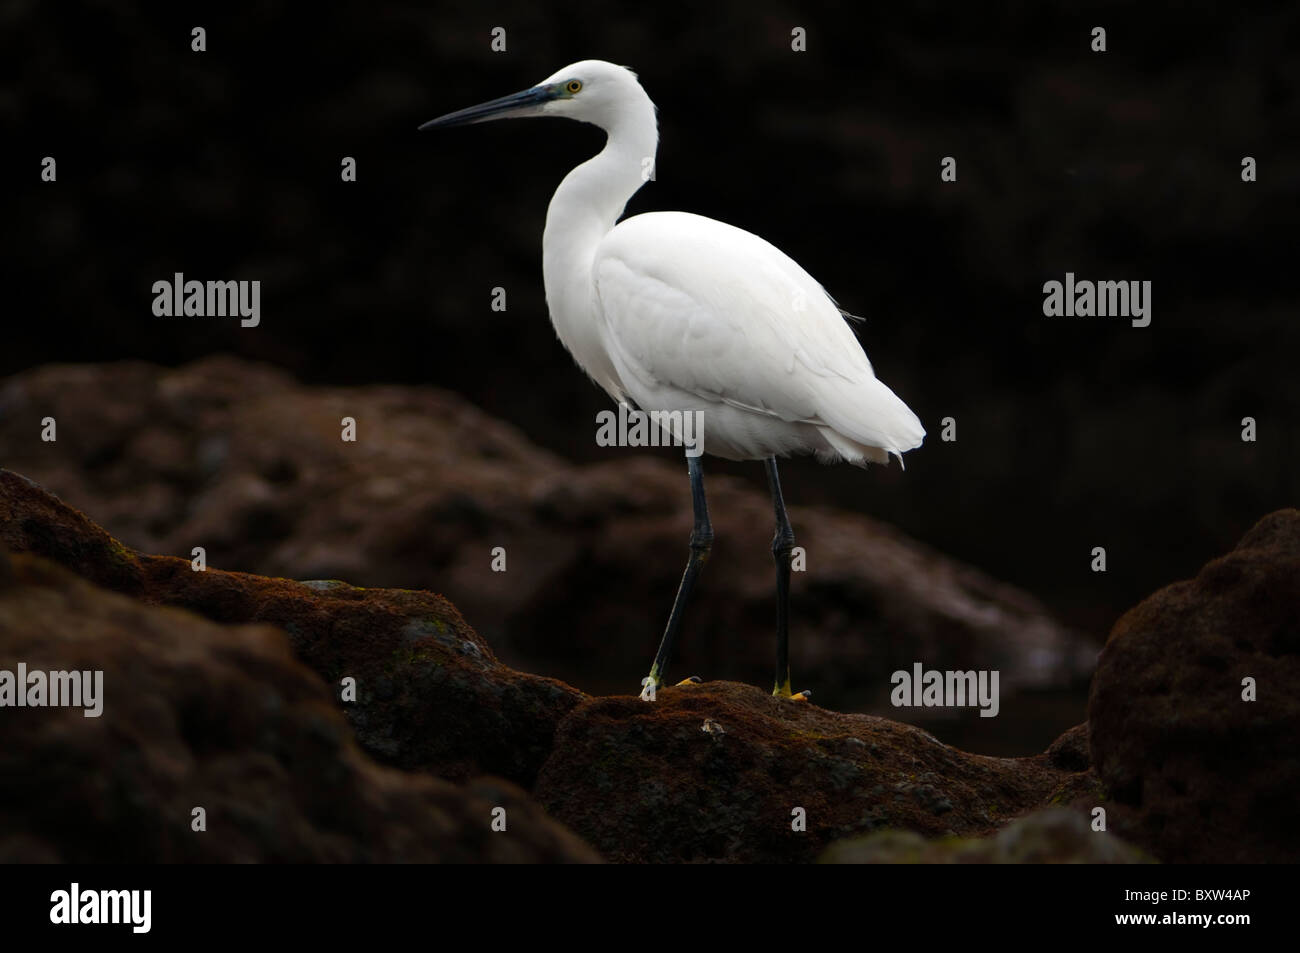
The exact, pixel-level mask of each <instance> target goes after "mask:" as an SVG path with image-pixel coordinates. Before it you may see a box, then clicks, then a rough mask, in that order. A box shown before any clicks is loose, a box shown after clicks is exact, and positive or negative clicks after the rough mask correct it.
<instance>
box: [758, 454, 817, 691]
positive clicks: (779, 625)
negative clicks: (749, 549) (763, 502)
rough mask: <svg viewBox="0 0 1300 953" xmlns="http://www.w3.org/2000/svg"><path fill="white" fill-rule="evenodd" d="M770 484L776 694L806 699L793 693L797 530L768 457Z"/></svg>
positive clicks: (772, 461) (773, 459)
mask: <svg viewBox="0 0 1300 953" xmlns="http://www.w3.org/2000/svg"><path fill="white" fill-rule="evenodd" d="M766 463H767V485H768V487H769V488H770V489H771V491H772V509H773V510H775V511H776V535H775V536H773V537H772V558H773V559H775V560H776V685H775V686H774V687H773V689H772V694H773V695H779V696H781V697H782V698H799V699H807V698H808V696H809V695H810V694H811V693H810V692H800V693H799V694H797V695H794V694H791V692H790V553H791V552H792V551H793V550H794V530H792V529H791V528H790V518H789V517H788V516H786V513H785V500H784V499H782V498H781V480H780V478H779V477H778V476H777V473H776V457H768V458H767V460H766Z"/></svg>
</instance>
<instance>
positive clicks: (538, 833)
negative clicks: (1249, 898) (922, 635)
mask: <svg viewBox="0 0 1300 953" xmlns="http://www.w3.org/2000/svg"><path fill="white" fill-rule="evenodd" d="M1298 540H1300V513H1297V512H1296V511H1294V510H1291V511H1281V512H1279V513H1275V514H1273V515H1271V516H1269V517H1266V518H1265V519H1264V520H1262V521H1260V523H1259V524H1258V525H1257V526H1256V527H1255V528H1254V529H1253V530H1251V531H1250V533H1249V534H1247V536H1246V537H1245V538H1244V539H1243V540H1242V542H1241V544H1240V545H1239V546H1238V548H1237V549H1236V550H1234V551H1233V552H1232V553H1229V554H1228V555H1226V556H1224V557H1223V558H1221V559H1217V560H1214V561H1213V562H1211V563H1209V564H1208V565H1207V566H1206V567H1205V569H1204V570H1203V571H1202V572H1201V573H1200V575H1198V577H1197V578H1196V579H1194V580H1191V581H1188V582H1183V583H1177V584H1175V585H1173V586H1170V587H1167V588H1166V589H1164V590H1161V591H1160V592H1158V593H1156V594H1155V595H1153V596H1152V597H1151V598H1149V599H1147V600H1146V601H1145V602H1143V603H1142V604H1141V605H1139V606H1138V607H1136V608H1135V609H1134V610H1132V611H1131V612H1130V613H1128V614H1127V615H1126V616H1124V618H1122V619H1121V620H1120V621H1119V623H1117V624H1116V626H1115V629H1114V631H1113V632H1112V634H1111V638H1110V641H1109V642H1108V644H1107V648H1106V651H1105V653H1104V654H1103V656H1102V659H1101V664H1100V666H1099V669H1098V672H1097V675H1096V679H1095V682H1094V687H1093V696H1092V701H1091V720H1090V722H1089V723H1088V724H1084V725H1078V726H1076V727H1074V728H1072V729H1070V730H1069V731H1066V732H1065V733H1063V734H1062V735H1061V736H1059V737H1058V738H1057V739H1056V740H1055V741H1054V742H1053V743H1052V744H1051V745H1050V746H1049V747H1048V748H1047V750H1046V751H1044V752H1043V753H1042V754H1039V755H1035V756H1032V757H1021V758H996V757H987V756H983V755H977V754H971V753H967V752H964V751H961V750H959V749H957V748H954V747H951V746H948V745H945V744H942V743H940V742H939V741H937V740H936V739H935V738H934V737H933V735H931V734H930V733H928V732H926V731H924V730H922V729H921V728H918V727H916V726H912V725H907V724H902V723H900V722H897V721H892V720H889V719H885V718H880V717H876V716H873V715H869V714H841V713H838V712H835V711H831V710H828V709H826V708H823V707H821V706H819V705H817V704H814V703H802V702H791V701H786V700H783V699H777V698H773V697H772V696H771V695H769V694H767V693H766V692H765V691H764V690H761V689H758V688H755V687H752V686H748V685H742V684H737V683H733V682H726V681H713V682H705V683H703V684H700V685H687V686H680V687H667V688H664V689H662V690H661V691H660V692H659V696H658V700H657V701H656V702H655V703H653V704H647V703H645V702H642V701H641V700H640V699H638V698H636V697H635V696H633V695H621V696H612V697H590V696H587V695H584V694H583V693H581V692H579V691H577V690H576V689H573V688H571V687H569V686H568V685H566V684H564V683H562V682H558V681H556V680H553V679H548V678H541V677H538V676H534V675H529V674H527V673H524V672H519V671H516V670H514V669H512V668H510V667H509V666H507V665H505V664H503V663H502V662H500V661H499V660H498V659H497V658H496V656H495V655H494V653H493V651H492V648H491V647H490V646H489V645H488V642H487V640H485V639H484V638H482V637H481V636H480V635H479V634H478V633H477V632H476V631H475V630H474V629H473V628H472V627H471V626H470V625H469V624H468V623H467V622H466V621H465V619H464V618H462V617H461V615H460V614H459V612H458V611H457V610H456V608H455V607H454V606H452V605H451V604H450V603H449V602H448V601H446V600H445V599H443V598H442V597H440V596H436V595H434V594H431V593H428V592H422V591H410V590H387V589H373V590H372V589H363V588H359V587H355V586H352V585H349V584H347V583H344V582H341V581H337V580H315V581H312V580H309V581H306V582H300V581H294V580H288V579H282V578H268V577H262V576H256V575H252V574H247V573H231V572H223V571H220V570H215V569H208V570H206V571H203V572H196V571H194V569H193V567H192V565H191V562H190V561H189V560H185V559H180V558H177V557H167V556H150V555H145V554H141V553H138V552H136V551H134V550H132V549H131V548H129V547H127V546H125V545H124V544H122V543H121V542H119V541H118V540H116V539H114V538H113V537H111V536H110V535H109V534H108V533H106V532H105V531H104V530H102V529H101V528H100V527H98V526H97V525H96V524H95V523H94V522H92V521H91V520H90V519H89V518H87V517H86V516H85V515H83V514H82V513H80V512H78V511H77V510H75V509H73V508H72V507H70V506H67V505H66V504H65V503H63V502H62V501H60V500H59V499H58V498H57V497H55V496H53V495H52V494H50V493H49V492H47V491H46V490H45V489H43V488H42V487H40V486H39V485H37V484H35V483H33V482H32V481H31V480H28V479H26V478H24V477H21V476H19V475H17V474H14V473H12V472H9V471H0V549H3V551H4V552H5V553H6V555H5V556H4V557H3V558H0V669H9V670H12V669H14V667H15V666H16V664H17V663H18V662H19V661H22V662H24V663H26V664H27V665H29V666H31V667H40V666H44V667H48V668H50V669H69V670H73V669H75V670H81V669H92V668H97V669H100V670H103V671H104V672H105V676H106V683H107V684H108V685H109V686H112V685H118V686H125V687H126V690H125V691H124V692H118V694H116V695H110V696H109V697H110V698H112V699H113V702H112V707H111V708H109V709H107V710H106V711H105V714H104V715H103V717H102V718H99V719H87V718H84V717H83V716H82V714H81V712H80V710H68V709H58V710H52V709H39V708H28V709H25V710H14V709H6V710H5V711H4V712H3V717H2V718H0V732H4V738H2V739H0V741H3V742H4V743H3V745H0V751H2V752H3V753H2V754H0V759H2V760H3V763H0V769H2V770H0V777H2V778H3V780H2V781H0V853H3V855H4V856H5V857H7V858H12V859H19V860H25V859H37V860H40V859H89V860H97V859H112V858H123V859H214V860H240V859H254V860H392V859H469V858H471V857H474V858H478V859H487V860H508V859H514V860H573V859H593V858H595V857H596V856H597V855H599V856H601V857H603V858H604V859H607V860H615V861H650V862H711V861H728V862H746V861H749V862H754V861H758V862H762V861H812V860H815V859H817V858H818V857H819V856H822V854H823V851H826V850H827V849H828V848H831V849H832V850H833V851H836V852H838V853H835V854H832V855H827V856H828V858H829V859H839V860H850V861H864V862H870V861H881V860H886V859H888V860H900V861H901V860H908V861H918V862H949V861H954V862H976V861H978V862H984V861H988V862H1003V861H1007V862H1011V861H1053V862H1055V861H1088V862H1129V861H1132V862H1139V861H1142V860H1144V859H1147V858H1148V857H1154V858H1156V859H1158V860H1161V861H1164V862H1182V861H1216V862H1217V861H1225V860H1234V861H1261V860H1263V861H1269V860H1286V859H1289V858H1293V857H1294V856H1296V852H1295V851H1296V847H1295V841H1294V837H1293V835H1292V834H1291V833H1290V832H1291V831H1293V830H1294V829H1295V828H1294V825H1293V824H1292V823H1291V822H1292V821H1293V820H1294V814H1295V810H1296V808H1295V801H1294V798H1291V797H1290V792H1291V791H1292V790H1293V789H1294V784H1295V781H1296V780H1297V768H1296V759H1295V752H1294V738H1295V732H1294V727H1295V725H1296V724H1297V719H1296V715H1297V712H1296V705H1297V702H1296V699H1297V697H1300V695H1298V694H1297V692H1296V689H1295V684H1296V677H1297V672H1296V668H1297V666H1296V654H1297V649H1298V645H1297V642H1296V632H1297V631H1300V630H1298V629H1297V624H1296V623H1297V618H1298V615H1300V613H1297V587H1296V580H1297V579H1298V578H1300V545H1298V544H1297V542H1298ZM109 590H113V591H109ZM348 677H355V678H356V679H357V689H358V691H357V701H356V702H350V701H345V700H344V699H343V698H342V695H341V689H342V687H343V685H344V681H343V680H344V679H345V678H348ZM1248 677H1249V678H1253V679H1255V682H1256V691H1257V697H1258V699H1259V700H1258V701H1255V702H1246V701H1243V700H1242V694H1241V693H1242V691H1243V688H1242V680H1243V679H1245V678H1248ZM119 705H120V707H119ZM358 742H359V744H358ZM372 759H373V760H372ZM375 760H378V761H382V762H386V763H387V765H386V766H383V767H381V766H380V765H379V764H376V763H375ZM1094 765H1095V766H1096V768H1095V769H1094ZM394 768H401V769H406V770H404V771H397V770H394ZM484 774H491V775H499V776H501V777H503V778H504V779H505V780H491V779H489V780H481V779H478V778H479V776H480V775H484ZM448 782H464V783H463V784H462V786H460V787H457V786H456V785H455V784H452V783H448ZM327 790H328V791H332V792H334V793H333V794H326V793H324V792H325V791H327ZM43 792H44V793H43ZM48 792H54V793H53V794H49V793H48ZM485 792H491V793H490V794H488V793H485ZM199 798H203V799H206V800H199ZM189 802H194V803H189ZM489 802H491V804H489ZM208 805H211V808H210V810H209V814H210V816H212V817H214V818H216V817H220V818H223V821H222V823H224V824H225V825H227V826H226V828H224V829H226V830H228V831H229V832H230V837H228V838H226V839H225V840H224V841H222V842H221V843H217V842H216V841H217V839H216V838H213V840H212V842H209V843H206V844H205V843H198V844H197V846H196V843H195V842H192V841H191V840H190V839H189V832H188V827H187V824H188V814H187V813H185V812H188V811H189V810H190V809H191V808H192V807H193V806H205V807H207V806H208ZM510 805H514V808H515V809H517V810H514V809H512V808H511V807H510ZM492 806H506V807H507V811H508V813H509V815H510V816H511V817H512V818H513V817H515V816H516V813H517V814H518V815H519V816H520V817H521V818H522V819H523V821H522V823H520V824H519V826H518V833H519V834H520V835H521V836H524V835H525V834H526V835H527V836H526V837H524V839H523V840H520V841H517V842H516V841H513V840H503V841H500V842H498V841H495V840H493V841H485V840H482V839H480V838H481V837H482V836H485V835H484V831H486V830H487V828H485V827H484V824H483V823H482V819H483V817H484V811H485V810H489V811H490V808H491V807H492ZM1097 806H1102V807H1105V809H1106V812H1107V820H1108V828H1109V834H1104V833H1103V832H1094V831H1091V830H1090V829H1089V831H1088V833H1089V834H1090V835H1091V836H1094V837H1097V838H1100V839H1098V840H1096V841H1089V840H1087V839H1086V838H1085V837H1083V832H1082V829H1081V828H1080V827H1079V821H1075V820H1063V819H1061V818H1062V815H1060V814H1052V815H1050V816H1049V815H1043V817H1044V818H1046V819H1043V818H1039V819H1037V820H1031V821H1029V822H1026V824H1025V825H1022V826H1021V827H1017V828H1015V829H1014V831H1013V830H1012V829H1011V828H1010V827H1008V825H1010V824H1011V822H1013V821H1015V820H1017V819H1018V818H1025V817H1028V816H1035V815H1036V814H1037V813H1038V812H1041V811H1043V809H1045V808H1058V809H1061V810H1064V811H1065V812H1066V813H1067V814H1069V815H1071V816H1074V817H1077V818H1079V819H1082V820H1085V821H1086V820H1087V819H1089V817H1090V812H1091V811H1092V810H1093V809H1094V808H1096V807H1097ZM178 812H179V813H178ZM342 814H347V815H348V816H347V817H342V816H341V815H342ZM353 814H355V815H356V816H353ZM68 817H74V820H73V821H70V822H68V826H67V832H66V836H64V834H61V833H60V831H62V830H63V828H60V827H58V826H57V825H56V820H58V819H60V818H63V819H66V818H68ZM430 818H433V819H434V820H430ZM177 825H179V826H177ZM474 825H478V826H474ZM792 825H795V826H792ZM797 826H802V828H803V829H796V827H797ZM462 828H463V830H462ZM471 828H472V829H471ZM509 829H510V830H516V826H515V823H514V821H512V822H511V827H510V828H509ZM110 830H112V831H126V832H128V835H122V836H129V837H130V838H131V843H130V844H125V843H119V842H118V837H119V834H118V833H110ZM530 831H531V833H528V832H530ZM74 835H75V836H74ZM534 835H535V836H534ZM871 835H877V836H875V837H874V839H870V840H867V841H862V840H860V839H861V838H863V837H868V838H870V837H871ZM912 835H915V836H912ZM1111 835H1114V836H1111ZM916 837H920V838H924V839H925V840H924V841H918V840H917V839H916ZM951 838H957V840H951ZM936 839H938V840H936ZM945 839H948V840H945ZM970 839H975V840H974V841H971V840H970ZM846 841H849V843H844V842H846ZM1121 842H1127V843H1128V844H1132V845H1135V846H1136V847H1137V848H1140V849H1141V853H1140V854H1139V853H1134V852H1132V851H1129V850H1128V849H1127V848H1126V847H1124V846H1123V844H1122V843H1121ZM588 845H589V846H588ZM1107 845H1110V846H1107Z"/></svg>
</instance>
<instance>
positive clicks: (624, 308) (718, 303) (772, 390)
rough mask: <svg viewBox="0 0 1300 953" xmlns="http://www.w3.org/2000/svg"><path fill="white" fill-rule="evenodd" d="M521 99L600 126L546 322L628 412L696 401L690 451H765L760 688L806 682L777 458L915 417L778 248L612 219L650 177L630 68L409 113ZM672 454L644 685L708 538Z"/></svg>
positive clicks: (561, 251)
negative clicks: (767, 631) (666, 569)
mask: <svg viewBox="0 0 1300 953" xmlns="http://www.w3.org/2000/svg"><path fill="white" fill-rule="evenodd" d="M523 116H563V117H567V118H569V119H576V120H579V121H580V122H588V123H592V124H594V125H596V126H599V127H600V128H601V129H603V130H604V131H605V133H606V135H607V139H606V142H605V147H604V149H602V150H601V151H600V152H599V153H598V154H597V155H596V156H594V157H593V158H591V159H588V160H587V161H586V162H584V163H582V164H581V165H579V166H578V167H577V168H575V169H574V170H573V171H572V172H570V173H569V174H568V175H567V176H565V177H564V181H563V182H561V183H560V187H559V188H558V189H556V191H555V196H554V197H553V198H552V199H551V204H550V208H549V209H548V210H547V213H546V228H545V231H544V232H543V234H542V271H543V278H544V281H545V285H546V302H547V305H548V307H549V309H550V312H551V322H552V324H554V326H555V333H556V334H557V335H558V336H559V339H560V342H561V343H562V344H563V345H564V346H565V347H566V348H567V349H568V351H569V353H570V354H571V355H572V356H573V358H574V360H575V361H577V363H578V366H579V367H581V368H582V369H583V370H584V371H586V372H587V374H588V375H589V376H590V377H591V378H592V380H594V381H595V382H596V384H598V385H599V386H600V387H601V388H603V389H604V390H605V392H606V393H608V394H609V396H610V397H611V398H613V399H614V400H615V401H617V402H620V403H628V404H630V405H633V406H635V407H636V408H639V409H640V410H641V411H643V412H644V411H655V410H657V411H666V412H678V413H679V414H680V413H694V412H702V413H703V417H702V418H695V419H702V420H703V424H704V427H703V445H704V450H705V452H708V453H712V454H714V455H715V456H719V457H723V458H726V459H728V460H763V461H765V463H766V467H767V479H768V484H769V487H770V489H771V492H772V503H773V507H774V508H775V512H776V536H775V538H774V539H773V541H772V553H773V556H774V557H775V559H776V568H777V574H776V583H777V650H776V684H775V687H774V689H773V694H774V695H777V696H780V697H784V698H796V699H797V698H807V697H808V694H809V693H807V692H799V693H797V694H795V693H792V692H791V690H790V666H789V589H790V554H791V550H792V549H793V546H794V533H793V532H792V530H791V528H790V521H789V519H788V518H787V517H786V512H785V503H784V502H783V500H782V498H781V485H780V481H779V479H778V476H777V467H776V458H777V457H778V456H788V455H791V454H800V453H804V454H806V453H812V454H816V456H817V457H818V458H819V459H820V460H822V461H823V462H833V461H836V460H844V461H847V462H849V463H852V464H856V465H858V466H865V465H866V464H867V463H868V462H875V463H888V462H889V455H890V454H894V455H896V456H898V458H899V462H900V464H901V462H902V453H903V452H904V451H906V450H911V449H913V448H915V447H918V446H920V445H921V440H922V438H924V436H925V430H924V429H923V428H922V427H921V423H920V421H919V420H917V418H916V415H915V414H913V413H912V411H911V410H910V409H909V408H908V407H907V405H906V404H904V403H903V402H902V401H901V400H900V399H899V398H898V397H897V396H896V395H895V394H894V392H893V391H891V390H890V389H889V388H888V387H886V386H885V385H884V384H882V383H881V382H880V381H879V380H877V378H876V375H875V372H874V371H873V370H872V368H871V363H870V361H868V360H867V356H866V354H865V353H863V350H862V346H861V345H860V344H859V343H858V339H857V337H856V336H855V335H854V334H853V332H852V330H851V329H850V328H849V326H848V325H847V324H846V323H845V319H844V315H843V314H842V312H841V311H840V310H839V308H838V307H837V306H836V305H835V303H834V301H833V300H832V299H831V298H830V296H829V295H828V294H827V293H826V291H825V289H824V288H822V286H821V285H820V284H818V283H817V282H816V281H815V280H814V279H813V278H812V276H810V275H809V274H808V273H807V272H806V271H804V270H803V268H801V267H799V265H798V264H796V263H795V262H794V261H792V260H791V259H790V258H789V257H787V256H786V255H785V254H783V253H782V252H780V251H779V250H777V249H776V248H775V247H773V246H772V245H770V244H768V243H767V242H766V241H764V240H763V239H761V238H759V237H758V236H757V235H753V234H751V233H749V232H746V231H743V230H741V229H739V228H735V227H733V226H731V225H726V224H724V223H722V222H717V221H714V220H713V219H709V218H703V217H701V216H699V215H692V214H689V213H686V212H648V213H645V214H642V215H635V216H633V217H632V218H629V219H627V220H626V221H623V222H618V219H619V216H620V215H622V214H623V208H624V206H625V205H626V204H627V201H628V199H630V198H631V197H632V195H633V194H634V193H635V192H636V191H637V190H638V189H639V188H641V186H642V185H643V184H644V183H645V182H646V180H647V179H648V178H649V176H648V171H649V170H650V169H652V168H653V162H654V159H655V153H656V149H657V147H658V143H659V132H658V124H657V122H656V119H655V106H654V103H652V102H651V101H650V97H649V96H647V95H646V92H645V90H644V89H642V88H641V85H640V83H639V82H637V78H636V74H635V73H633V72H631V71H630V70H628V69H625V68H623V67H621V66H615V65H614V64H612V63H606V62H603V61H601V60H583V61H582V62H580V63H574V64H573V65H571V66H566V67H564V69H562V70H560V71H559V72H557V73H555V74H554V75H552V76H550V77H549V78H547V79H545V80H543V81H542V82H541V83H540V84H538V85H537V86H534V87H532V88H531V89H526V90H524V91H522V92H519V93H515V94H513V95H511V96H504V97H502V98H500V99H494V100H492V101H491V102H486V103H483V104H481V105H478V106H471V107H470V108H468V109H462V110H459V111H458V112H453V113H450V114H448V115H445V116H442V117H440V118H438V119H434V120H432V121H430V122H427V123H425V124H424V125H423V126H421V127H420V128H421V129H430V128H435V127H442V126H458V125H465V124H469V123H478V122H486V121H488V120H493V119H506V118H514V117H523ZM615 223H618V224H615ZM679 419H680V418H679ZM676 436H680V434H677V435H676ZM687 467H688V470H689V474H690V483H691V497H692V502H693V504H694V510H695V525H694V528H693V530H692V532H691V538H690V557H689V559H688V561H687V564H686V571H685V573H684V574H683V576H682V581H681V586H680V587H679V588H678V591H677V597H676V599H675V600H674V602H673V607H672V612H671V613H670V614H669V617H668V624H667V626H666V627H665V629H664V634H663V639H662V641H661V642H660V644H659V651H658V653H657V654H656V656H655V660H654V663H653V665H652V666H651V668H650V674H649V675H648V676H647V677H646V678H645V679H643V680H642V685H643V690H642V693H641V697H642V698H645V699H647V700H653V698H654V695H655V689H656V688H658V687H659V686H660V685H661V684H662V682H663V678H664V676H665V674H666V672H667V668H668V662H669V657H670V654H671V652H672V648H673V641H674V639H675V638H676V636H677V632H678V629H679V628H680V627H681V621H682V610H683V608H684V606H685V604H686V602H687V599H688V598H689V596H690V593H691V589H692V588H693V586H694V584H695V580H696V577H697V576H698V574H699V571H700V567H701V566H702V565H703V563H704V561H705V559H706V558H707V556H708V553H709V548H710V545H711V543H712V541H713V529H712V527H711V526H710V524H709V511H708V507H707V504H706V503H705V498H704V483H703V471H702V469H701V466H700V458H699V456H698V455H692V454H691V453H690V452H688V454H687ZM692 680H693V681H697V680H698V679H692Z"/></svg>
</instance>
